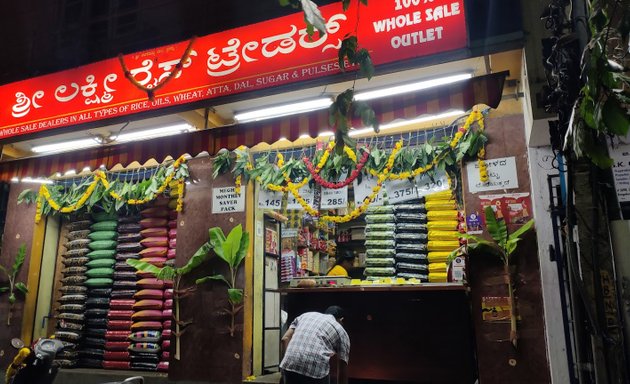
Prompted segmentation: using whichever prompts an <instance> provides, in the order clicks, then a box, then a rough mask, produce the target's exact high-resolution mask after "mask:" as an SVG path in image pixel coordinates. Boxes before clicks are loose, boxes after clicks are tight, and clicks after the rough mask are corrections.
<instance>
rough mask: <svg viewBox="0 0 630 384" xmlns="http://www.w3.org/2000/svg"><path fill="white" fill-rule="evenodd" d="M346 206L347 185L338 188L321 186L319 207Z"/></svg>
mask: <svg viewBox="0 0 630 384" xmlns="http://www.w3.org/2000/svg"><path fill="white" fill-rule="evenodd" d="M347 207H348V186H345V187H343V188H340V189H327V188H322V203H321V209H335V208H347Z"/></svg>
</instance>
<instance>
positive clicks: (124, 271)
mask: <svg viewBox="0 0 630 384" xmlns="http://www.w3.org/2000/svg"><path fill="white" fill-rule="evenodd" d="M139 221H140V217H139V216H138V215H120V216H119V217H118V229H117V231H118V245H117V246H116V260H115V263H114V284H113V288H112V294H111V300H110V303H109V309H110V310H109V313H108V315H107V318H108V319H109V322H108V324H107V333H105V340H106V343H105V356H104V357H105V359H104V361H103V367H104V368H107V369H129V368H131V359H130V355H129V351H128V350H127V349H128V348H129V342H128V341H127V338H128V337H129V334H130V333H131V315H132V314H133V310H132V309H133V303H134V300H133V295H134V294H135V293H136V281H137V276H136V273H135V271H136V270H135V268H133V267H132V266H130V265H129V264H127V260H129V259H138V258H139V257H140V255H139V253H138V252H140V250H141V249H142V247H141V245H140V243H139V242H140V239H141V238H140V224H139Z"/></svg>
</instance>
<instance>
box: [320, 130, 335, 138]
mask: <svg viewBox="0 0 630 384" xmlns="http://www.w3.org/2000/svg"><path fill="white" fill-rule="evenodd" d="M334 134H335V132H333V131H324V132H321V133H320V134H319V135H317V137H328V136H333V135H334Z"/></svg>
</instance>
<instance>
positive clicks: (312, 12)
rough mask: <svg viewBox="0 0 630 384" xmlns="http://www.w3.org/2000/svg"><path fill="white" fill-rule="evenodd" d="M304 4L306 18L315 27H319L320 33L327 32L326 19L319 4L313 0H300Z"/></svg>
mask: <svg viewBox="0 0 630 384" xmlns="http://www.w3.org/2000/svg"><path fill="white" fill-rule="evenodd" d="M300 3H301V5H302V10H303V11H304V18H305V19H306V21H307V22H308V23H309V24H311V25H312V26H313V27H315V29H317V30H318V31H319V32H320V33H322V34H325V33H326V19H324V17H323V16H322V13H321V11H320V10H319V7H317V4H315V3H314V2H312V1H311V0H300Z"/></svg>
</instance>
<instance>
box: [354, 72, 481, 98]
mask: <svg viewBox="0 0 630 384" xmlns="http://www.w3.org/2000/svg"><path fill="white" fill-rule="evenodd" d="M472 77H473V75H472V73H458V74H455V75H451V76H445V77H438V78H437V79H431V80H422V81H417V82H414V83H409V84H403V85H398V86H394V87H388V88H382V89H376V90H373V91H366V92H359V93H357V94H356V95H354V99H355V100H357V101H365V100H372V99H378V98H381V97H386V96H392V95H399V94H401V93H409V92H415V91H421V90H423V89H429V88H433V87H439V86H440V85H447V84H453V83H457V82H459V81H463V80H466V79H470V78H472Z"/></svg>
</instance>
